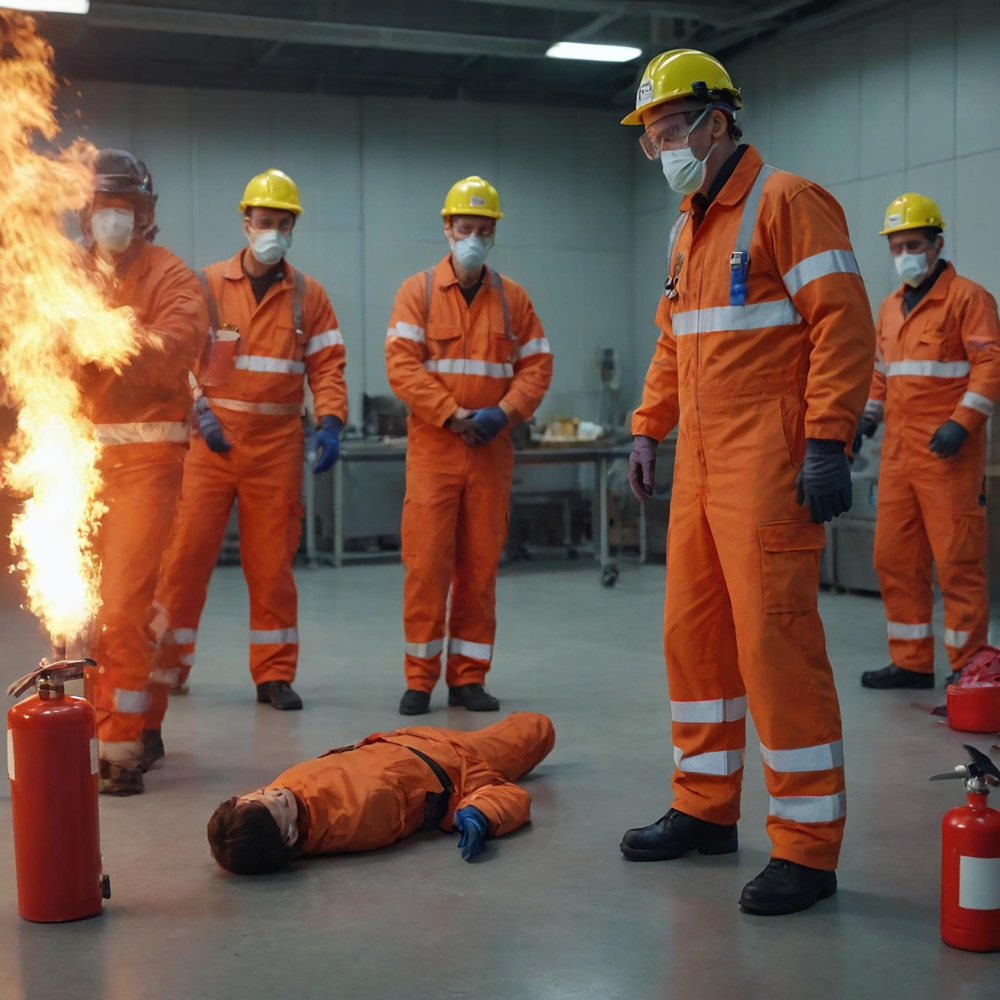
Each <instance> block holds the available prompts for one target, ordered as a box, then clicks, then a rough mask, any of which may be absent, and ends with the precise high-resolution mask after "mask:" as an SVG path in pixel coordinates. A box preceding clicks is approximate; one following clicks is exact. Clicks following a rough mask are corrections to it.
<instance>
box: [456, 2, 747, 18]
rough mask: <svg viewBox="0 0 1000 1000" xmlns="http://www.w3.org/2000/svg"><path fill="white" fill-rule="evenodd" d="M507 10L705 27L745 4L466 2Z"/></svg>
mask: <svg viewBox="0 0 1000 1000" xmlns="http://www.w3.org/2000/svg"><path fill="white" fill-rule="evenodd" d="M464 2H465V3H481V4H482V3H485V4H492V5H494V6H496V5H497V4H499V5H501V6H504V7H531V8H534V9H535V10H558V11H567V12H570V13H576V14H595V15H600V14H617V15H618V16H619V17H684V18H693V19H695V20H698V21H701V22H702V23H703V24H721V23H727V24H728V23H731V22H732V21H733V20H734V19H736V18H739V17H740V15H741V14H742V13H743V12H744V11H745V7H746V5H745V4H741V3H735V2H733V0H707V2H703V3H668V2H664V0H655V2H654V0H649V2H647V0H464Z"/></svg>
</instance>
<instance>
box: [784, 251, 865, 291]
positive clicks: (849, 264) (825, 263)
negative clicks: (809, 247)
mask: <svg viewBox="0 0 1000 1000" xmlns="http://www.w3.org/2000/svg"><path fill="white" fill-rule="evenodd" d="M828 274H856V275H858V277H861V268H859V267H858V262H857V259H856V258H855V256H854V254H853V253H851V251H850V250H824V251H823V252H822V253H816V254H813V255H812V256H811V257H806V259H805V260H800V261H799V262H798V264H796V265H795V267H793V268H792V269H791V270H790V271H787V272H786V273H785V274H784V276H783V277H782V279H781V280H782V281H783V282H784V283H785V288H787V289H788V294H789V295H795V294H796V292H800V291H802V289H803V288H805V286H806V285H808V284H809V282H810V281H815V280H816V279H817V278H825V277H826V276H827V275H828Z"/></svg>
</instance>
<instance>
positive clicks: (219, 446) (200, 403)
mask: <svg viewBox="0 0 1000 1000" xmlns="http://www.w3.org/2000/svg"><path fill="white" fill-rule="evenodd" d="M194 412H195V416H197V418H198V430H199V431H200V433H201V436H202V437H203V438H204V439H205V444H207V445H208V450H209V451H214V452H215V453H216V454H219V455H221V454H224V453H225V452H227V451H229V449H230V447H231V445H230V444H229V442H228V441H227V440H226V435H225V434H223V433H222V424H220V423H219V418H218V417H217V416H216V415H215V414H214V413H213V412H212V408H211V407H210V406H209V405H208V400H207V399H206V398H205V397H204V396H199V397H198V398H197V399H196V400H195V404H194Z"/></svg>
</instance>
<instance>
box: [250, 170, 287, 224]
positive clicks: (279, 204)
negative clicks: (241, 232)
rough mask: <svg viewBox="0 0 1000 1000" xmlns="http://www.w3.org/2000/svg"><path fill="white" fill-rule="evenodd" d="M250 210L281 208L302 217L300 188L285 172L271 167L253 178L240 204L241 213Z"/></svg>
mask: <svg viewBox="0 0 1000 1000" xmlns="http://www.w3.org/2000/svg"><path fill="white" fill-rule="evenodd" d="M248 208H281V209H284V210H285V211H286V212H294V213H295V214H296V215H301V214H302V202H301V201H299V186H298V185H297V184H296V183H295V181H293V180H292V179H291V177H289V176H288V174H286V173H285V172H284V171H283V170H277V169H275V168H274V167H271V169H270V170H265V171H264V173H262V174H258V175H257V176H256V177H252V178H251V179H250V183H249V184H247V188H246V190H245V191H244V192H243V200H242V201H241V202H240V211H241V212H245V211H246V210H247V209H248Z"/></svg>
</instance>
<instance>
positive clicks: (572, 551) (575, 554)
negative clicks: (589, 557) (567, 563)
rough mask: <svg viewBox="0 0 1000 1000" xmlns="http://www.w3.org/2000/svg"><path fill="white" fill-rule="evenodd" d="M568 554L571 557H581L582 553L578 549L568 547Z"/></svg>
mask: <svg viewBox="0 0 1000 1000" xmlns="http://www.w3.org/2000/svg"><path fill="white" fill-rule="evenodd" d="M566 555H567V557H568V558H570V559H579V558H580V553H579V552H578V551H577V550H576V549H567V550H566Z"/></svg>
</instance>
